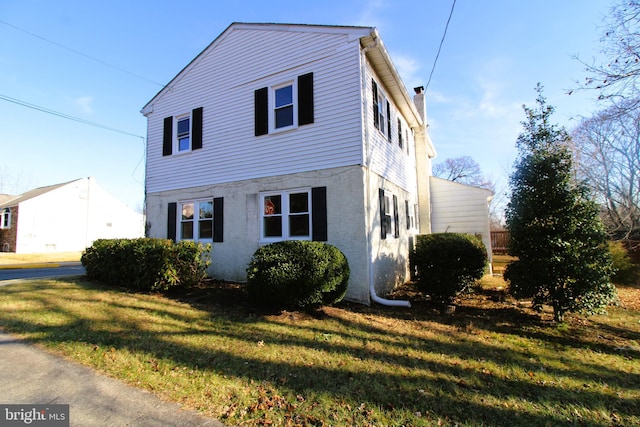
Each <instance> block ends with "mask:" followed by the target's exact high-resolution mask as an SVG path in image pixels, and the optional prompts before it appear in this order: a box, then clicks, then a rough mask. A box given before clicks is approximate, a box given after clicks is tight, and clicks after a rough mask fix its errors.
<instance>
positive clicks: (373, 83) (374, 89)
mask: <svg viewBox="0 0 640 427" xmlns="http://www.w3.org/2000/svg"><path fill="white" fill-rule="evenodd" d="M371 91H372V92H373V95H372V98H373V126H375V128H376V129H378V128H379V124H380V115H379V112H378V84H377V83H376V81H375V80H373V79H372V80H371Z"/></svg>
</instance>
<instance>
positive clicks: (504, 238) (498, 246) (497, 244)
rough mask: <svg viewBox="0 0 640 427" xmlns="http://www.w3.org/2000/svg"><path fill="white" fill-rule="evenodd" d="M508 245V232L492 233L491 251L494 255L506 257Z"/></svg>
mask: <svg viewBox="0 0 640 427" xmlns="http://www.w3.org/2000/svg"><path fill="white" fill-rule="evenodd" d="M507 243H509V232H508V231H492V232H491V249H492V251H493V253H494V254H497V255H504V254H506V253H507Z"/></svg>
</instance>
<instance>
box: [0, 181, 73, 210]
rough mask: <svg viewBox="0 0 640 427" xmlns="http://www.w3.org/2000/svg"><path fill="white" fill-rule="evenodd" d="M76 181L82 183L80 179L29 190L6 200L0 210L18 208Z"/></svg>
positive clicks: (1, 204) (0, 204)
mask: <svg viewBox="0 0 640 427" xmlns="http://www.w3.org/2000/svg"><path fill="white" fill-rule="evenodd" d="M75 181H80V180H79V179H76V180H73V181H69V182H64V183H62V184H54V185H49V186H46V187H39V188H34V189H33V190H29V191H27V192H26V193H22V194H20V195H18V196H12V198H10V199H9V200H6V201H4V202H2V203H0V209H1V208H6V207H11V206H17V205H19V204H20V203H22V202H24V201H27V200H29V199H33V198H35V197H38V196H41V195H43V194H45V193H48V192H50V191H53V190H56V189H58V188H60V187H64V186H65V185H67V184H71V183H72V182H75Z"/></svg>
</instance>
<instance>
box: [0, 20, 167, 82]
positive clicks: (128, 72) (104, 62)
mask: <svg viewBox="0 0 640 427" xmlns="http://www.w3.org/2000/svg"><path fill="white" fill-rule="evenodd" d="M0 24H4V25H6V26H8V27H11V28H13V29H15V30H18V31H22V32H23V33H25V34H28V35H30V36H32V37H35V38H37V39H40V40H42V41H45V42H47V43H50V44H52V45H54V46H57V47H59V48H61V49H65V50H68V51H69V52H72V53H75V54H76V55H79V56H82V57H83V58H86V59H90V60H92V61H95V62H97V63H99V64H102V65H105V66H107V67H110V68H113V69H114V70H118V71H120V72H122V73H125V74H129V75H130V76H133V77H135V78H138V79H140V80H144V81H146V82H149V83H153V84H154V85H157V86H160V87H164V86H165V85H163V84H162V83H158V82H156V81H153V80H151V79H148V78H146V77H144V76H141V75H139V74H136V73H133V72H131V71H128V70H125V69H124V68H120V67H118V66H116V65H113V64H110V63H108V62H106V61H103V60H101V59H98V58H95V57H93V56H90V55H87V54H86V53H82V52H80V51H78V50H75V49H72V48H70V47H68V46H65V45H63V44H61V43H58V42H54V41H53V40H49V39H47V38H45V37H42V36H40V35H38V34H35V33H32V32H31V31H27V30H25V29H24V28H20V27H16V26H15V25H13V24H10V23H8V22H6V21H3V20H1V19H0Z"/></svg>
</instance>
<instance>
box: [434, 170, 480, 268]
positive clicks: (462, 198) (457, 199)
mask: <svg viewBox="0 0 640 427" xmlns="http://www.w3.org/2000/svg"><path fill="white" fill-rule="evenodd" d="M430 184H431V185H430V187H431V231H432V232H433V233H469V234H475V235H480V236H481V238H482V243H484V245H485V246H486V248H487V256H488V257H489V266H490V267H489V268H491V265H492V262H493V259H492V250H491V230H490V221H489V214H490V212H489V203H491V199H492V198H493V192H492V191H491V190H487V189H486V188H480V187H474V186H471V185H466V184H460V183H458V182H453V181H448V180H446V179H442V178H437V177H435V176H432V177H430ZM490 273H491V272H490Z"/></svg>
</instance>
